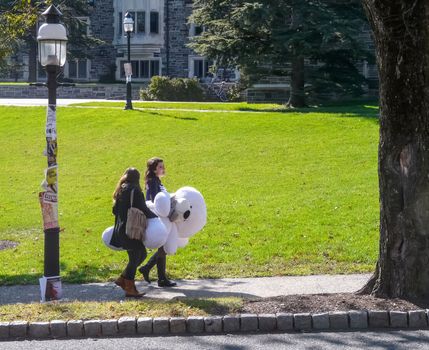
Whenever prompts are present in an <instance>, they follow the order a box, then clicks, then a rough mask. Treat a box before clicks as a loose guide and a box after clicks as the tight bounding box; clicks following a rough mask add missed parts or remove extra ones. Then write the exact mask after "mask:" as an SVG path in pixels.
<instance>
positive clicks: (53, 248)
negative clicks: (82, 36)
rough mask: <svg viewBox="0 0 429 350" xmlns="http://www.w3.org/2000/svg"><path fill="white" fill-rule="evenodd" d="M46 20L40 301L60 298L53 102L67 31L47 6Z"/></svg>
mask: <svg viewBox="0 0 429 350" xmlns="http://www.w3.org/2000/svg"><path fill="white" fill-rule="evenodd" d="M42 15H43V16H45V18H46V22H45V23H44V24H43V25H42V26H41V27H40V28H39V33H38V36H37V41H38V43H39V60H40V64H41V65H42V66H43V67H44V68H45V69H46V72H47V76H48V80H47V83H46V84H33V85H43V86H46V87H47V88H48V108H47V117H46V156H47V159H48V167H47V169H46V170H45V179H44V181H43V182H42V187H43V192H40V193H39V200H40V204H41V207H42V217H43V229H44V233H45V241H44V243H45V246H44V249H45V254H44V276H43V278H41V279H40V287H41V294H42V301H48V300H57V299H60V298H61V294H62V288H61V278H60V261H59V260H60V259H59V258H60V247H59V241H60V240H59V234H60V227H59V223H58V177H57V169H58V164H57V132H56V104H57V87H58V86H59V85H72V84H59V83H58V82H57V76H58V74H59V73H60V71H61V67H62V66H64V64H65V62H66V55H67V33H66V29H65V28H64V26H63V25H62V24H60V17H61V16H62V13H61V12H60V11H59V10H58V9H57V8H56V7H55V6H54V5H51V6H49V7H48V9H47V10H46V11H45V12H43V13H42Z"/></svg>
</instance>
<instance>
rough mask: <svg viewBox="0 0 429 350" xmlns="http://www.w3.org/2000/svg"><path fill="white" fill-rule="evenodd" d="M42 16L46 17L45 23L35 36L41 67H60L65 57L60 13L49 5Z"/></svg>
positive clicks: (65, 50) (65, 34)
mask: <svg viewBox="0 0 429 350" xmlns="http://www.w3.org/2000/svg"><path fill="white" fill-rule="evenodd" d="M42 15H43V16H45V17H46V22H45V23H44V24H42V25H41V26H40V28H39V33H38V35H37V41H38V42H39V60H40V64H41V65H42V66H43V67H45V66H60V67H62V66H64V64H65V63H66V57H67V32H66V29H65V28H64V26H63V25H62V24H60V16H62V13H61V12H60V11H59V10H58V9H57V8H56V7H55V6H54V5H51V6H49V7H48V9H47V10H46V11H45V12H43V13H42Z"/></svg>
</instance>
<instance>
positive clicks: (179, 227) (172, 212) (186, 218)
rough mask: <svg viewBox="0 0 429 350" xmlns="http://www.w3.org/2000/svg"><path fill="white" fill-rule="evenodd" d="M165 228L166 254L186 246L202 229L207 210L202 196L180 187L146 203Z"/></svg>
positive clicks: (191, 189)
mask: <svg viewBox="0 0 429 350" xmlns="http://www.w3.org/2000/svg"><path fill="white" fill-rule="evenodd" d="M147 204H148V206H149V208H150V209H151V210H153V211H154V212H155V213H156V214H157V215H158V216H159V218H160V219H161V221H162V222H163V223H164V226H165V227H167V230H168V231H169V235H168V238H167V241H166V243H165V245H164V250H165V252H166V253H167V254H169V255H171V254H175V253H176V251H177V248H181V247H184V246H186V245H187V244H188V241H189V238H190V237H191V236H193V235H195V234H196V233H197V232H198V231H201V229H202V228H203V227H204V225H205V224H206V221H207V209H206V203H205V201H204V198H203V196H202V195H201V193H200V192H198V191H197V190H196V189H195V188H193V187H182V188H181V189H179V190H178V191H177V192H176V193H173V194H171V195H170V194H169V193H167V192H160V193H158V194H157V195H156V197H155V200H154V203H152V204H151V203H148V202H147Z"/></svg>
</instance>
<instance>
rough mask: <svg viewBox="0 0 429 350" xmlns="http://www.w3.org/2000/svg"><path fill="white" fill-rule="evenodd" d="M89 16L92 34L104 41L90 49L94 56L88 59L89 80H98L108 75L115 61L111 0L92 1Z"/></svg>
mask: <svg viewBox="0 0 429 350" xmlns="http://www.w3.org/2000/svg"><path fill="white" fill-rule="evenodd" d="M94 5H95V6H94V7H93V8H92V10H91V15H90V17H89V21H90V31H91V34H92V35H93V36H95V37H96V38H99V39H100V40H103V41H104V44H102V45H100V46H99V47H97V48H94V49H91V50H90V51H89V54H90V55H91V56H92V57H94V59H92V60H91V61H90V67H89V80H91V81H98V80H99V79H100V77H102V76H104V75H108V74H109V73H110V69H111V67H112V65H113V64H114V62H115V57H116V52H115V48H114V46H113V43H112V42H113V35H114V27H113V18H112V14H113V1H112V0H97V1H95V2H94Z"/></svg>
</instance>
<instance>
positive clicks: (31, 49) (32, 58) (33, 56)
mask: <svg viewBox="0 0 429 350" xmlns="http://www.w3.org/2000/svg"><path fill="white" fill-rule="evenodd" d="M36 38H37V26H36V25H34V26H33V27H32V28H31V35H29V38H28V40H27V43H28V82H30V83H32V82H35V81H37V40H36Z"/></svg>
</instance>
